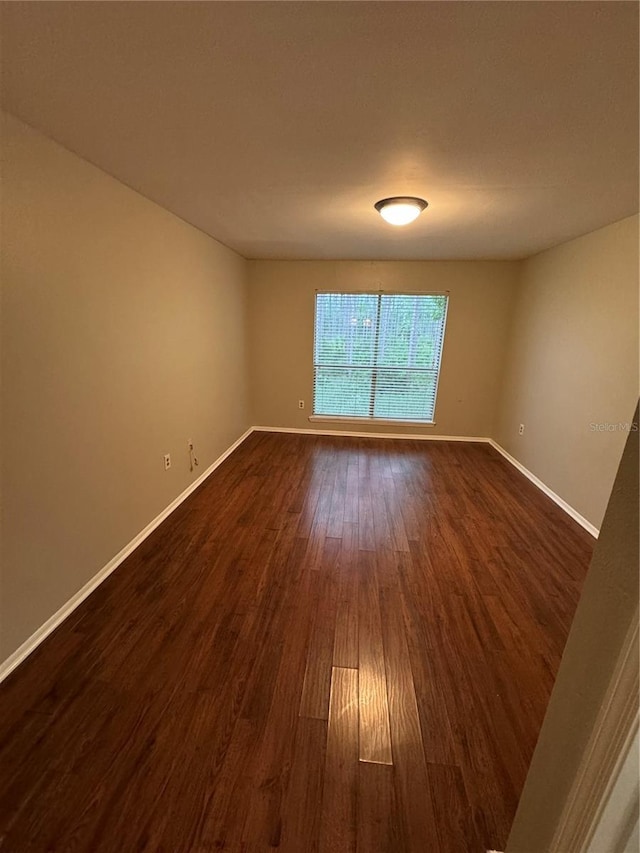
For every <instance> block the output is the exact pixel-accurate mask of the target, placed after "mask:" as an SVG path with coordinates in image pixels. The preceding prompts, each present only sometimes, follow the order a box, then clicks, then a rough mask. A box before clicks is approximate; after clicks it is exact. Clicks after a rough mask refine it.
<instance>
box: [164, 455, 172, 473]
mask: <svg viewBox="0 0 640 853" xmlns="http://www.w3.org/2000/svg"><path fill="white" fill-rule="evenodd" d="M169 468H171V454H170V453H165V454H164V470H165V471H168V470H169Z"/></svg>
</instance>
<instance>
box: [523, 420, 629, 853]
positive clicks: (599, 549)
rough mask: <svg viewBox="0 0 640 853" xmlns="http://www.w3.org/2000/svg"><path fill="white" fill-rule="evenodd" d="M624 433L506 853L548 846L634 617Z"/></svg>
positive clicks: (535, 852) (530, 852) (535, 850)
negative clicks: (587, 568) (617, 462)
mask: <svg viewBox="0 0 640 853" xmlns="http://www.w3.org/2000/svg"><path fill="white" fill-rule="evenodd" d="M635 417H636V419H637V417H638V412H637V410H636V413H635ZM626 438H627V441H626V446H625V447H624V454H623V456H622V460H621V462H620V467H619V469H618V473H617V476H615V475H614V476H615V485H614V487H613V492H612V494H611V499H610V501H609V505H608V507H607V511H606V514H605V517H604V521H603V524H602V530H601V533H600V538H599V539H598V542H597V544H596V548H595V551H594V553H593V559H592V561H591V566H590V567H589V572H588V574H587V578H586V580H585V584H584V588H583V590H582V596H581V598H580V602H579V604H578V609H577V610H576V615H575V618H574V620H573V624H572V625H571V631H570V632H569V638H568V640H567V645H566V648H565V651H564V655H563V657H562V662H561V664H560V669H559V671H558V678H557V680H556V683H555V686H554V688H553V692H552V694H551V699H550V701H549V707H548V708H547V713H546V716H545V719H544V722H543V724H542V729H541V730H540V737H539V738H538V743H537V745H536V749H535V752H534V754H533V759H532V761H531V766H530V767H529V773H528V775H527V779H526V782H525V786H524V789H523V792H522V796H521V798H520V803H519V805H518V811H517V813H516V817H515V820H514V823H513V827H512V829H511V834H510V836H509V842H508V844H507V853H541V851H544V850H549V849H550V845H551V840H552V838H553V836H554V833H555V831H556V828H557V826H558V822H559V820H560V817H561V814H562V811H563V808H564V806H565V804H566V803H567V798H568V796H569V793H570V791H571V787H572V784H573V783H574V780H575V778H576V774H577V772H578V768H579V765H580V761H581V759H582V757H583V755H584V753H585V750H586V748H587V744H588V742H589V737H590V736H591V733H592V732H593V729H594V725H595V723H596V719H597V716H598V712H599V711H600V709H601V708H602V706H603V702H604V700H605V697H606V696H607V689H608V687H609V683H610V680H611V676H612V674H613V672H614V671H615V667H616V663H617V661H618V658H619V656H620V652H621V649H622V647H623V644H624V641H625V638H626V636H627V632H628V631H629V629H630V627H631V625H632V623H633V620H634V618H636V613H637V608H638V433H637V432H635V433H630V434H629V435H628V436H627V437H626ZM603 853H604V851H603Z"/></svg>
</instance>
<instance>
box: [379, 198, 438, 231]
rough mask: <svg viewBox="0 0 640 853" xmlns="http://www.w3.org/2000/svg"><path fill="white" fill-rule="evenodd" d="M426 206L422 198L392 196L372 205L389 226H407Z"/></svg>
mask: <svg viewBox="0 0 640 853" xmlns="http://www.w3.org/2000/svg"><path fill="white" fill-rule="evenodd" d="M426 206H427V202H426V201H425V200H424V199H423V198H414V197H413V196H394V197H393V198H383V199H382V200H381V201H377V202H376V203H375V205H374V207H375V209H376V210H377V211H378V213H379V214H380V216H381V217H382V218H383V219H384V220H386V221H387V222H388V223H389V224H390V225H408V224H409V223H410V222H413V220H414V219H417V218H418V216H420V214H421V213H422V211H423V210H424V209H425V207H426Z"/></svg>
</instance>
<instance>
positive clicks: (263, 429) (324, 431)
mask: <svg viewBox="0 0 640 853" xmlns="http://www.w3.org/2000/svg"><path fill="white" fill-rule="evenodd" d="M253 429H254V430H255V432H298V433H300V434H301V435H339V436H341V435H346V436H351V438H409V439H412V440H414V441H482V442H485V443H490V442H491V439H490V438H487V437H486V436H471V435H425V434H424V433H408V432H397V433H396V432H352V431H350V430H343V429H340V430H338V429H333V430H329V429H298V428H297V427H272V426H254V427H253Z"/></svg>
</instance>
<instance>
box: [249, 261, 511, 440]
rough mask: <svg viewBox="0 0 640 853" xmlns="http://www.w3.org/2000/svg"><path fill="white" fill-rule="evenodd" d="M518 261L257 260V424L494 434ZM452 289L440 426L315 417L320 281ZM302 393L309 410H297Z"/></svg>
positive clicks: (253, 276) (252, 306) (332, 285)
mask: <svg viewBox="0 0 640 853" xmlns="http://www.w3.org/2000/svg"><path fill="white" fill-rule="evenodd" d="M519 269H520V264H519V263H516V262H510V261H503V262H499V261H498V262H490V261H473V262H462V261H442V262H441V261H375V262H371V261H259V260H258V261H251V262H250V263H249V339H250V375H251V399H252V417H253V423H254V424H257V425H259V426H279V427H297V428H302V429H310V428H314V427H315V428H319V429H346V430H353V431H374V432H396V433H400V432H409V433H419V432H428V433H429V434H430V435H467V436H490V435H492V434H493V430H494V425H495V424H494V418H495V413H496V408H497V401H498V394H499V388H500V382H501V379H502V370H503V362H504V355H505V347H506V342H507V331H508V326H509V321H510V316H511V310H512V304H513V299H514V296H515V288H516V285H517V280H518V272H519ZM341 289H343V290H345V291H349V290H370V289H373V290H378V289H383V290H400V291H443V290H448V291H450V295H449V311H448V316H447V328H446V332H445V341H444V350H443V355H442V368H441V373H440V384H439V389H438V399H437V403H436V413H435V420H436V426H435V427H416V426H408V427H398V426H388V427H382V426H378V425H374V426H372V427H367V426H364V425H361V424H358V423H353V424H339V423H336V422H333V423H330V422H329V423H322V424H312V423H310V422H309V420H308V417H309V415H310V414H311V412H312V404H313V393H312V385H313V368H312V363H313V314H314V294H315V291H316V290H341ZM298 400H304V401H305V404H306V408H305V410H304V411H300V410H299V409H298Z"/></svg>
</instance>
